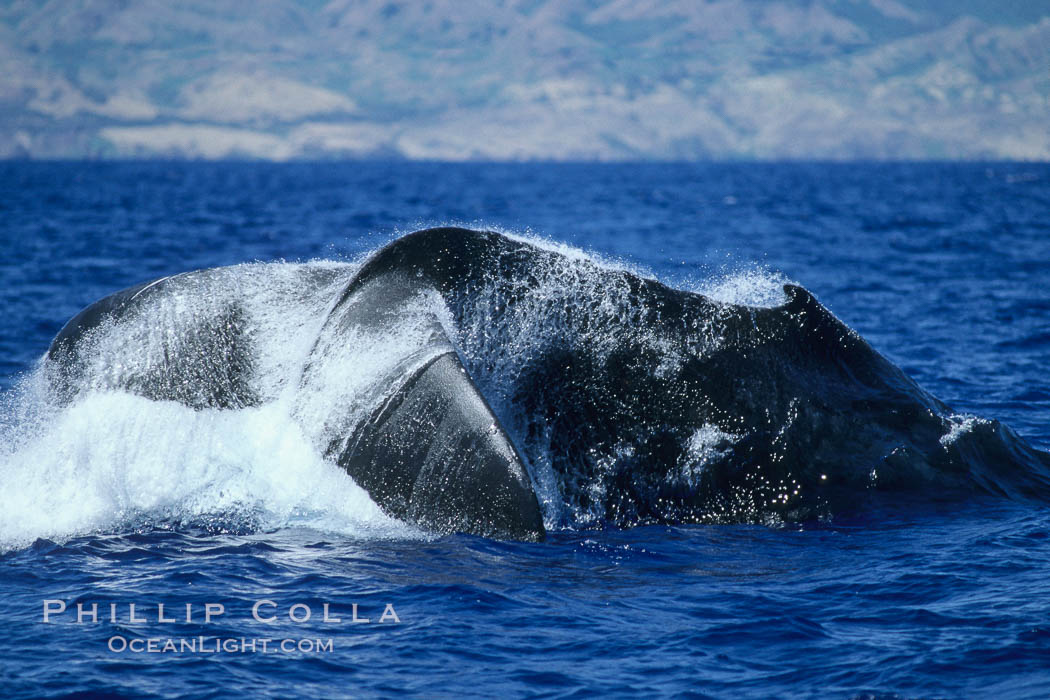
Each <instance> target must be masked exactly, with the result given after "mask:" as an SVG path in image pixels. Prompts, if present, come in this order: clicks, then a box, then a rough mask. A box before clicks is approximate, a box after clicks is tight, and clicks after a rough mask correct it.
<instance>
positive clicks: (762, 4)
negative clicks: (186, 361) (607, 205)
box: [0, 0, 1050, 160]
mask: <svg viewBox="0 0 1050 700" xmlns="http://www.w3.org/2000/svg"><path fill="white" fill-rule="evenodd" d="M467 8H469V10H468V9H467ZM0 157H38V158H77V157H177V158H225V157H244V158H262V159H273V160H284V159H294V158H362V157H401V158H412V159H444V160H466V159H485V160H531V159H550V160H628V159H630V160H633V159H643V160H644V159H685V160H691V159H738V158H747V159H784V158H815V159H825V158H826V159H853V158H864V159H884V158H914V159H1033V160H1047V159H1050V2H1040V3H999V2H993V1H992V0H956V2H948V1H947V0H933V1H927V2H919V1H918V0H812V1H809V0H768V1H760V0H713V1H710V2H704V1H702V0H698V1H693V0H690V1H687V0H634V1H630V0H607V1H603V0H506V1H504V2H492V3H486V4H480V3H471V4H469V5H468V4H464V3H459V2H454V1H453V0H423V1H421V2H391V1H387V0H332V1H331V2H323V1H320V0H316V1H315V0H261V1H260V2H256V3H243V2H234V1H233V0H211V1H208V2H205V1H203V0H189V1H187V2H179V3H172V2H170V1H167V2H166V1H164V0H137V1H134V2H130V1H128V0H46V1H45V0H15V1H14V2H10V3H7V4H6V5H4V6H3V7H0Z"/></svg>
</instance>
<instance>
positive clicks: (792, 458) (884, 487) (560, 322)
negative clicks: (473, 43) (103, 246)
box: [45, 228, 1050, 540]
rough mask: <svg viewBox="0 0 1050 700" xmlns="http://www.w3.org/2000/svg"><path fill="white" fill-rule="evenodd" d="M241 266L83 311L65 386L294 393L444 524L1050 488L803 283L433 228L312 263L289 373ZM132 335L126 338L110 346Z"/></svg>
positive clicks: (316, 433)
mask: <svg viewBox="0 0 1050 700" xmlns="http://www.w3.org/2000/svg"><path fill="white" fill-rule="evenodd" d="M237 274H238V273H237V271H236V270H233V269H232V268H214V269H210V270H201V271H196V272H190V273H185V274H182V275H177V276H174V277H168V278H163V279H161V280H155V281H152V282H148V283H144V284H141V285H138V286H135V287H132V288H130V289H127V290H124V291H120V292H117V293H115V294H112V295H110V296H108V297H106V298H104V299H102V300H100V301H97V302H95V303H94V304H92V305H90V306H89V307H87V308H86V309H84V310H83V311H81V312H80V313H79V314H78V315H77V316H75V317H74V318H73V319H71V320H70V321H69V322H68V323H67V324H66V325H65V327H64V328H63V329H62V330H61V331H60V332H59V333H58V335H57V336H56V337H55V339H54V340H53V342H52V343H51V346H50V348H49V350H48V353H47V356H46V358H45V364H46V366H47V368H48V375H49V377H50V380H51V381H50V383H51V386H52V388H53V391H54V392H55V394H56V396H57V397H59V399H60V400H62V401H75V400H76V398H77V396H78V395H79V394H80V393H81V392H84V391H90V390H99V389H119V390H124V391H131V392H135V393H138V394H141V395H143V396H146V397H148V398H150V399H154V400H158V401H177V402H180V403H182V404H185V405H187V406H190V407H192V408H194V409H198V410H239V409H243V408H247V407H251V406H255V405H259V404H260V403H263V402H266V401H269V400H273V397H274V396H275V395H276V394H277V393H281V394H282V395H289V394H290V395H292V396H293V397H294V398H293V406H294V409H293V411H294V414H295V416H296V418H297V419H298V420H299V421H300V423H302V424H303V425H304V428H305V429H306V430H307V431H308V432H309V433H310V434H311V435H312V436H313V437H314V439H315V442H316V444H317V447H318V449H319V450H320V451H321V452H322V453H323V454H324V455H325V456H326V457H327V458H328V459H329V460H331V461H332V462H334V463H336V464H338V465H339V466H340V467H342V468H343V469H345V470H346V472H347V473H348V474H349V475H350V476H351V477H352V478H353V479H354V481H355V482H357V484H358V485H360V486H361V487H362V488H364V489H365V490H366V491H367V492H368V493H369V494H370V496H371V497H372V499H373V500H374V501H375V502H376V503H377V504H378V505H379V506H380V507H381V508H383V509H384V510H385V511H386V512H388V513H389V514H391V515H393V516H395V517H398V518H401V519H404V520H406V521H408V522H411V523H414V524H416V525H418V526H420V527H421V528H423V529H426V530H429V531H433V532H437V533H452V532H463V533H472V534H477V535H482V536H487V537H496V538H513V539H522V540H541V539H543V537H544V536H545V532H546V528H547V527H550V526H563V525H567V526H573V525H577V526H584V527H590V526H605V525H613V526H631V525H638V524H645V523H689V522H739V521H747V522H771V521H803V520H807V519H812V518H819V517H822V516H827V515H834V514H836V513H841V512H847V511H848V510H850V509H852V508H856V507H862V506H863V504H864V503H865V502H866V501H867V500H869V499H871V498H873V497H876V496H877V495H878V494H883V493H892V494H902V493H903V494H911V495H913V496H917V497H919V498H952V497H959V496H964V495H966V494H971V493H990V494H996V495H1000V496H1006V497H1012V498H1041V499H1042V498H1046V496H1047V495H1048V494H1050V456H1048V455H1047V454H1045V453H1043V452H1040V451H1038V450H1036V449H1034V448H1032V447H1031V446H1030V445H1028V444H1027V443H1026V442H1025V441H1024V440H1023V439H1022V438H1020V437H1019V436H1018V435H1016V434H1015V433H1014V432H1013V431H1011V430H1010V429H1009V428H1008V427H1006V426H1004V425H1002V424H1000V423H999V422H997V421H994V420H983V419H977V418H975V417H967V416H957V415H955V414H954V413H953V412H952V411H951V410H950V409H949V408H948V407H947V406H946V405H945V404H943V403H942V402H940V401H939V400H937V399H936V398H934V397H933V396H931V395H929V394H928V393H926V392H925V391H923V390H922V389H921V388H920V387H919V386H918V385H917V384H916V383H915V382H914V381H913V380H911V379H910V378H909V377H908V376H907V375H906V374H905V373H904V372H903V371H901V370H900V369H899V368H897V367H896V366H894V365H893V364H892V363H891V362H889V361H888V360H887V359H886V358H884V357H883V356H882V355H880V354H879V353H878V352H876V351H875V350H874V349H873V348H872V347H871V346H870V345H869V344H868V343H867V342H866V341H865V340H864V339H863V338H861V337H860V336H859V335H858V334H857V333H856V332H854V331H853V330H851V329H850V328H849V327H847V326H846V325H845V324H844V323H842V322H841V321H840V320H839V319H838V318H836V317H835V316H834V315H833V314H832V313H831V312H830V311H829V310H828V309H827V308H825V307H824V306H823V305H821V304H820V303H819V302H818V301H817V299H816V298H815V297H814V296H813V295H812V294H810V293H809V292H808V291H807V290H805V289H804V288H802V287H800V286H796V285H785V286H784V288H783V292H784V300H783V303H781V304H779V305H777V306H771V307H759V306H748V305H742V304H731V303H725V302H720V301H716V300H713V299H711V298H708V297H706V296H704V295H702V294H698V293H694V292H689V291H683V290H679V289H674V288H672V287H670V286H667V285H665V284H663V283H661V282H659V281H657V280H654V279H649V278H646V277H644V276H641V275H638V274H635V273H633V272H631V271H628V270H624V269H618V268H615V267H610V266H605V265H603V264H600V263H598V262H595V261H594V260H591V259H589V258H586V257H582V256H579V255H575V254H572V253H571V251H565V250H560V249H557V248H553V247H551V246H544V245H539V244H537V243H536V242H533V241H528V240H523V239H519V238H516V237H512V236H507V235H504V234H500V233H496V232H492V231H474V230H468V229H462V228H436V229H427V230H423V231H417V232H415V233H411V234H408V235H406V236H403V237H401V238H399V239H397V240H395V241H393V242H392V243H390V244H388V245H386V246H385V247H383V248H381V249H379V250H378V251H376V252H375V253H374V254H372V255H371V256H370V257H369V258H368V259H366V260H365V261H364V263H363V264H362V265H360V267H359V268H357V269H354V270H353V271H352V272H349V273H348V272H347V271H346V270H345V269H340V268H332V267H325V266H303V267H302V268H301V269H300V271H299V273H297V274H298V276H297V277H296V279H295V281H294V284H293V285H291V287H290V289H291V291H290V292H289V293H292V294H296V295H300V296H302V297H304V298H310V299H314V300H315V301H316V305H317V306H318V308H321V309H322V312H321V313H319V315H318V319H319V321H318V323H316V324H314V325H312V326H306V325H304V326H295V325H294V323H292V324H291V326H289V325H287V324H286V325H285V326H281V327H282V328H285V329H287V328H289V327H294V328H295V329H296V330H295V332H294V333H290V335H291V336H295V337H289V338H288V339H287V341H288V342H292V341H293V340H294V341H296V342H301V341H302V337H301V336H303V337H307V336H308V342H306V343H305V344H303V345H302V347H304V348H305V351H304V352H303V354H302V356H301V357H299V358H298V360H297V361H296V367H295V370H294V371H292V372H290V373H289V374H288V375H287V376H288V377H290V378H289V379H286V380H281V381H279V382H270V383H271V384H272V385H273V386H269V387H268V386H267V381H268V380H267V379H266V376H265V375H267V370H266V368H265V365H266V362H267V360H266V358H265V357H262V355H261V351H260V349H259V346H260V337H261V336H262V335H264V334H267V333H273V332H276V331H274V330H273V328H271V327H270V326H267V325H266V324H265V323H262V322H260V321H259V320H258V319H255V318H253V312H252V311H251V310H250V309H249V308H248V306H247V305H246V304H244V303H242V300H241V299H239V298H238V294H237V289H238V285H237V279H238V278H237ZM252 274H265V270H262V271H260V270H254V271H252ZM217 285H221V286H222V288H223V290H224V292H223V294H221V295H216V294H215V293H214V289H215V288H216V286H217ZM187 309H189V310H188V311H187ZM136 324H137V325H136ZM136 328H139V329H142V328H146V329H147V330H148V332H149V333H151V334H152V335H151V337H152V338H153V339H154V340H153V341H151V344H150V346H149V347H150V349H149V350H148V351H147V350H146V349H144V347H145V346H144V345H143V344H141V343H140V342H139V340H137V339H141V338H142V337H144V336H143V335H142V333H146V331H142V333H140V332H139V331H135V330H134V329H136ZM121 329H123V330H121ZM117 331H121V332H122V335H121V336H120V337H121V343H120V350H119V352H117V353H116V354H113V353H112V352H110V353H109V354H102V353H100V352H99V347H100V344H99V343H100V339H101V338H104V337H105V336H106V335H107V334H112V333H115V332H117ZM282 332H286V333H288V332H289V331H287V330H285V331H282ZM158 339H159V340H158ZM337 370H338V371H337ZM282 376H283V375H282ZM317 397H322V398H321V399H318V398H317Z"/></svg>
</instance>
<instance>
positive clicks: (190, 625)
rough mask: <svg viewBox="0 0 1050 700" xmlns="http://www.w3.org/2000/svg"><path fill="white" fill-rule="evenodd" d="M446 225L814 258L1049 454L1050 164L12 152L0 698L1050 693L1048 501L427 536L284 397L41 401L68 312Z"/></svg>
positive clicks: (618, 262) (871, 332) (952, 390)
mask: <svg viewBox="0 0 1050 700" xmlns="http://www.w3.org/2000/svg"><path fill="white" fill-rule="evenodd" d="M448 224H455V225H462V226H467V227H471V228H485V229H494V230H498V231H502V232H506V233H509V234H512V235H514V236H517V237H525V238H526V239H530V240H534V241H538V242H540V243H541V244H542V245H544V246H548V247H552V248H557V249H559V250H562V251H565V252H567V253H568V254H569V255H573V256H578V257H582V258H587V259H592V260H597V261H600V262H601V264H602V265H605V266H611V267H625V268H628V269H630V270H633V271H635V272H637V273H638V274H641V275H643V276H645V277H651V278H656V279H659V280H661V281H663V282H664V283H666V284H669V285H671V286H673V287H677V288H680V289H685V290H690V291H697V292H701V293H703V294H705V295H708V296H710V297H711V298H714V299H719V300H722V301H726V302H732V303H737V304H766V305H772V304H776V303H780V302H779V301H778V299H779V296H780V295H782V292H781V289H782V286H783V284H784V283H785V282H791V283H793V284H799V285H802V286H804V287H805V288H806V289H808V290H809V291H810V292H811V293H812V294H814V295H815V296H816V297H817V298H818V299H819V300H820V302H821V303H822V304H823V305H824V306H826V307H827V308H828V309H830V310H831V311H832V312H833V313H834V314H835V315H836V316H837V317H838V318H839V319H841V320H842V321H843V322H845V323H846V324H848V325H849V326H850V327H851V328H853V329H855V330H856V331H857V332H858V333H859V334H860V335H861V336H862V337H864V338H865V339H866V340H867V341H868V342H869V343H871V345H872V346H873V347H874V348H876V349H877V350H878V351H879V352H880V353H882V354H883V355H884V356H885V357H886V358H888V359H889V360H890V361H891V362H893V363H894V364H896V365H897V366H899V367H900V368H902V369H903V370H904V372H905V373H906V374H907V375H908V376H910V377H911V378H912V379H914V380H915V381H916V382H918V384H919V385H921V386H922V387H923V388H924V389H925V390H927V391H928V392H930V393H931V394H933V395H934V396H936V397H938V398H939V399H941V400H943V401H944V402H945V403H947V404H948V405H949V406H950V407H951V408H952V410H953V411H954V412H955V413H956V415H958V416H959V417H960V418H959V430H960V431H965V430H967V429H969V428H970V427H971V426H972V424H973V422H974V421H979V420H980V418H987V419H998V420H1000V421H1002V422H1003V423H1004V424H1006V425H1008V426H1010V427H1011V428H1012V429H1013V430H1014V431H1016V432H1017V434H1018V435H1020V436H1021V437H1022V438H1024V439H1025V440H1027V442H1028V443H1029V444H1030V445H1032V446H1033V447H1035V448H1037V449H1041V450H1050V373H1048V371H1047V370H1048V369H1050V165H1046V164H1029V163H989V164H827V163H798V164H693V165H690V164H644V165H637V164H607V165H594V164H539V163H537V164H515V165H510V164H508V165H503V164H440V163H406V162H390V163H290V164H263V163H186V162H170V163H169V162H142V163H88V162H71V163H34V162H6V163H2V164H0V246H2V249H0V295H2V299H3V311H4V322H3V323H2V324H0V390H2V392H3V393H2V395H0V590H2V591H3V605H2V606H0V629H2V630H3V633H2V636H0V684H2V686H3V688H4V691H5V695H6V696H7V697H10V698H23V697H24V698H36V697H92V696H94V695H99V696H107V697H172V698H174V697H192V698H206V697H226V696H229V695H245V696H257V697H275V698H283V697H389V696H395V695H402V694H404V695H410V696H421V697H448V698H460V697H552V698H563V697H589V696H596V695H597V696H609V697H653V696H657V697H696V698H703V697H713V698H739V697H837V698H838V697H841V698H853V697H871V698H898V697H906V698H913V697H923V698H927V697H948V698H971V697H993V696H994V697H999V698H1044V697H1048V696H1050V509H1048V507H1047V506H1048V504H1047V503H1044V502H1040V501H1039V500H1037V499H1036V500H1032V499H1024V500H1021V499H1009V498H1005V497H998V496H993V495H987V494H986V495H981V494H978V493H975V494H974V495H973V497H972V498H966V499H953V500H945V499H940V498H938V495H939V494H935V493H930V494H922V493H920V494H918V497H917V498H910V499H908V501H907V502H906V503H901V504H900V506H899V507H889V506H888V505H886V504H885V503H884V506H883V507H880V508H873V509H861V510H858V511H857V512H841V513H835V514H834V515H832V516H829V517H816V518H811V519H804V520H802V521H800V522H774V521H764V522H738V523H726V524H672V525H652V524H649V525H644V526H640V527H634V528H620V527H613V526H611V525H607V524H604V525H603V524H602V523H600V522H599V523H596V524H593V525H592V526H581V525H576V526H572V525H565V524H564V523H562V525H561V526H558V524H557V523H553V525H554V526H553V527H551V528H550V531H549V533H548V537H547V539H546V540H545V541H543V542H539V543H524V542H512V541H510V542H508V541H497V540H493V539H486V538H483V537H477V536H470V535H447V536H435V535H429V534H426V533H422V532H420V531H419V530H417V529H415V528H413V527H411V526H409V525H406V524H404V523H400V522H398V521H396V520H395V519H393V518H390V517H388V516H386V515H385V514H383V513H382V512H381V511H380V510H379V509H378V507H377V506H376V504H375V503H372V502H371V501H370V500H369V499H368V497H367V495H366V494H364V492H363V491H361V490H360V489H359V488H357V487H356V486H355V485H354V484H353V482H352V481H351V480H350V478H349V477H348V476H346V475H345V474H344V473H342V472H341V471H340V469H339V468H338V466H336V465H335V464H333V463H331V462H329V461H326V460H325V459H324V458H323V456H322V455H320V454H317V453H316V451H314V450H312V449H311V447H310V446H309V445H308V444H307V443H306V442H305V441H303V440H302V439H301V436H299V435H298V434H297V433H296V430H295V427H294V425H293V424H292V422H291V421H290V420H289V419H288V417H287V416H286V415H283V414H282V413H281V412H280V411H279V410H276V409H274V408H273V407H268V406H262V407H259V408H253V409H242V410H239V411H207V410H205V411H194V410H192V409H189V408H187V407H185V406H176V405H173V404H171V402H156V401H150V400H148V399H145V398H143V397H141V396H133V395H131V394H123V393H121V392H105V393H100V394H98V395H92V396H87V397H82V399H80V400H78V401H76V402H74V403H73V404H72V405H63V406H59V405H51V404H48V403H47V402H46V401H44V402H42V401H41V400H40V398H39V396H40V394H39V383H40V381H41V371H40V369H39V365H40V363H41V362H42V358H43V356H44V354H45V353H46V351H47V349H48V345H49V343H50V341H51V339H52V338H53V337H54V336H55V334H56V333H57V332H58V331H59V330H60V329H61V328H62V327H63V325H64V324H65V322H66V321H67V320H68V319H70V318H71V317H72V316H74V315H75V314H76V313H77V312H78V311H80V310H81V309H82V308H84V307H85V306H87V305H88V304H90V303H91V302H93V301H95V300H96V299H99V298H101V297H103V296H105V295H107V294H109V293H111V292H114V291H116V290H119V289H123V288H125V287H129V286H131V285H134V284H138V283H141V282H144V281H147V280H150V279H154V278H157V277H161V276H165V275H173V274H177V273H180V272H184V271H187V270H193V269H199V268H208V267H216V266H225V265H238V264H241V263H253V262H263V263H277V264H279V265H287V266H294V265H296V264H299V263H309V264H311V265H315V266H322V267H325V266H327V267H331V268H332V269H344V268H345V269H353V267H354V266H355V265H356V264H358V263H360V261H361V260H363V259H365V258H366V256H367V255H368V254H369V253H370V252H371V251H375V250H376V249H378V248H379V247H381V246H382V245H384V244H386V243H388V242H389V241H391V240H393V239H394V238H396V237H397V236H399V235H401V234H404V233H407V232H410V231H413V230H416V229H420V228H424V227H427V226H437V225H448ZM253 269H255V268H252V267H248V268H246V270H247V271H248V274H246V276H245V279H246V280H251V279H252V277H251V274H250V273H251V270H253ZM272 269H276V270H281V269H284V268H282V267H276V268H272ZM246 285H247V286H246V287H245V288H244V290H242V291H243V293H244V294H248V295H250V294H257V295H259V294H264V293H265V292H266V290H265V289H263V288H261V287H260V290H261V291H258V292H256V291H253V290H255V288H254V287H252V286H251V285H250V284H247V283H246ZM264 302H265V299H260V300H259V303H260V304H263V305H264ZM134 341H135V339H134V337H130V336H129V338H128V342H129V343H133V342H134ZM267 352H268V353H269V354H270V356H272V357H270V359H269V360H267V361H272V362H273V364H274V366H281V363H282V362H283V361H284V360H286V359H287V358H285V357H284V356H283V355H282V353H285V352H287V353H291V349H290V348H282V347H280V346H277V347H271V348H269V349H268V351H267ZM508 352H513V348H508ZM510 360H511V361H513V357H511V358H510ZM926 496H929V498H926ZM890 505H892V504H890ZM570 520H571V519H570ZM78 605H79V606H80V610H81V615H80V619H78V613H77V608H78ZM132 605H134V609H132V608H131V606H132ZM161 605H162V606H163V611H162V610H161V609H160V606H161ZM219 606H221V608H220V607H219ZM253 611H254V613H255V615H254V616H253ZM206 616H207V618H210V619H207V618H206ZM45 617H47V618H48V621H47V622H45ZM256 617H258V618H259V619H256ZM93 618H94V619H93ZM326 618H327V619H326ZM365 620H367V622H366V621H365ZM93 694H94V695H93Z"/></svg>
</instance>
